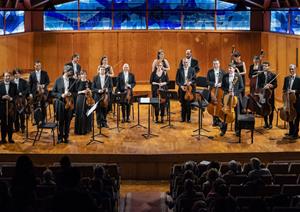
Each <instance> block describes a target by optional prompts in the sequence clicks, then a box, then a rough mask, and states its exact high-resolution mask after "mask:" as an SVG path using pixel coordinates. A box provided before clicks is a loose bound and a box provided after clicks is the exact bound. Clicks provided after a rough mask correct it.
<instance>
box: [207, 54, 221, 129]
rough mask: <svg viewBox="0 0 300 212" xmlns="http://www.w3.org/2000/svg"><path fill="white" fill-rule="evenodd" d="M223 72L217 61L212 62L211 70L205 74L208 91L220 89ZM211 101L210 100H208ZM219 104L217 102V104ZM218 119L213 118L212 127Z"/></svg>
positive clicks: (216, 123)
mask: <svg viewBox="0 0 300 212" xmlns="http://www.w3.org/2000/svg"><path fill="white" fill-rule="evenodd" d="M224 74H225V72H224V71H223V70H222V69H220V61H219V60H218V59H214V60H213V68H212V69H210V70H208V72H207V77H206V79H207V83H208V85H209V89H210V90H211V89H212V88H220V87H221V85H222V78H223V76H224ZM210 100H211V99H210ZM218 104H219V102H218ZM219 122H220V119H219V118H218V117H217V116H213V126H218V125H219Z"/></svg>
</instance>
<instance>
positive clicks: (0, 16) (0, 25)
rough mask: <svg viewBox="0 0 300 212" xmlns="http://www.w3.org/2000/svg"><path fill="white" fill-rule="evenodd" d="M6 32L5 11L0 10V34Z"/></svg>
mask: <svg viewBox="0 0 300 212" xmlns="http://www.w3.org/2000/svg"><path fill="white" fill-rule="evenodd" d="M3 34H4V12H3V11H0V35H3Z"/></svg>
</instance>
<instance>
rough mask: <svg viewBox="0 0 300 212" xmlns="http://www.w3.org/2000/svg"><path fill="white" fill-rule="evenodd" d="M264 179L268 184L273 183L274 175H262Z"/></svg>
mask: <svg viewBox="0 0 300 212" xmlns="http://www.w3.org/2000/svg"><path fill="white" fill-rule="evenodd" d="M261 179H262V181H263V182H264V183H265V184H266V185H270V184H272V183H273V177H272V176H269V175H263V176H261Z"/></svg>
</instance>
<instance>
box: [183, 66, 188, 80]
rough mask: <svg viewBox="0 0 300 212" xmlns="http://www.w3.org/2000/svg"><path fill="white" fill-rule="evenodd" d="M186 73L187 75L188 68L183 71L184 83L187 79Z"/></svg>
mask: <svg viewBox="0 0 300 212" xmlns="http://www.w3.org/2000/svg"><path fill="white" fill-rule="evenodd" d="M188 73H189V68H185V69H184V79H185V81H187V79H188Z"/></svg>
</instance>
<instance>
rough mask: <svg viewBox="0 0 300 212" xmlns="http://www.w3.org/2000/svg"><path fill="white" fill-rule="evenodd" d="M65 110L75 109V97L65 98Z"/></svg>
mask: <svg viewBox="0 0 300 212" xmlns="http://www.w3.org/2000/svg"><path fill="white" fill-rule="evenodd" d="M65 109H66V110H73V109H74V97H73V95H70V96H66V97H65Z"/></svg>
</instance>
